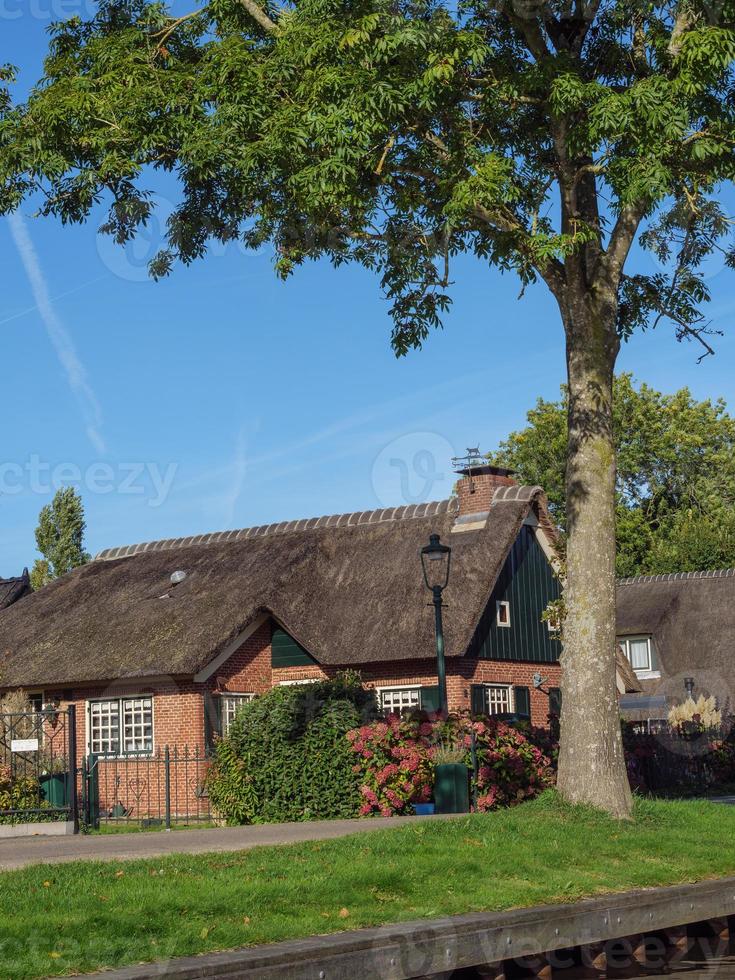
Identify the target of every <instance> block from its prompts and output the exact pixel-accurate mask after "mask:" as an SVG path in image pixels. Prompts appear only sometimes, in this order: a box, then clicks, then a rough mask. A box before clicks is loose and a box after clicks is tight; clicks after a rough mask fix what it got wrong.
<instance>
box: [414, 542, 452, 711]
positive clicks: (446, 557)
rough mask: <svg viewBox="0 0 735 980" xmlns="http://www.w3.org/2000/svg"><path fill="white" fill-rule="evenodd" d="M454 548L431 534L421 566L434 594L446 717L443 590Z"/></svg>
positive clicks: (438, 666) (438, 668)
mask: <svg viewBox="0 0 735 980" xmlns="http://www.w3.org/2000/svg"><path fill="white" fill-rule="evenodd" d="M451 560H452V549H451V548H450V547H449V545H446V544H442V543H441V541H440V540H439V535H438V534H430V535H429V543H428V544H427V545H426V546H425V547H424V548H422V549H421V567H422V569H423V572H424V582H425V583H426V588H427V589H428V590H429V591H430V592H431V594H432V597H433V598H432V601H433V603H434V628H435V631H436V673H437V678H438V680H439V710H440V711H441V713H442V714H443V715H444V716H445V717H446V715H448V714H449V708H448V704H447V671H446V665H445V663H444V629H443V625H442V592H443V591H444V589H446V587H447V583H448V582H449V565H450V563H451Z"/></svg>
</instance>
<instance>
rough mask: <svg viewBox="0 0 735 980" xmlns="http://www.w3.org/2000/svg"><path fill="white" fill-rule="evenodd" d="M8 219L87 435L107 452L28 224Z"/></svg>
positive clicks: (95, 409)
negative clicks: (50, 294) (55, 307)
mask: <svg viewBox="0 0 735 980" xmlns="http://www.w3.org/2000/svg"><path fill="white" fill-rule="evenodd" d="M8 221H9V223H10V231H11V234H12V236H13V241H14V242H15V247H16V248H17V250H18V254H19V255H20V258H21V261H22V263H23V268H24V269H25V272H26V276H27V277H28V282H29V283H30V287H31V291H32V293H33V298H34V299H35V301H36V306H37V308H38V312H39V315H40V317H41V320H42V321H43V325H44V326H45V328H46V333H47V334H48V338H49V340H50V341H51V345H52V346H53V348H54V350H55V351H56V356H57V357H58V359H59V361H60V363H61V366H62V368H63V370H64V373H65V375H66V380H67V382H68V383H69V387H70V388H71V391H72V393H73V395H74V397H75V398H76V400H77V404H78V405H79V408H80V410H81V412H82V417H83V419H84V422H85V428H86V432H87V437H88V438H89V441H90V442H91V443H92V445H93V446H94V448H95V449H96V451H97V452H98V453H104V452H105V442H104V439H103V438H102V434H101V431H100V430H101V428H102V410H101V408H100V404H99V402H98V400H97V396H96V395H95V393H94V390H93V389H92V386H91V385H90V383H89V380H88V378H87V372H86V370H85V368H84V365H83V364H82V362H81V361H80V360H79V356H78V355H77V352H76V349H75V348H74V342H73V341H72V339H71V336H70V335H69V333H68V331H67V330H66V327H65V326H64V325H63V323H62V322H61V320H60V319H59V317H58V315H57V313H56V310H55V309H54V305H53V301H52V299H51V297H50V296H49V291H48V287H47V285H46V280H45V279H44V276H43V270H42V269H41V263H40V262H39V260H38V255H37V254H36V250H35V248H34V246H33V242H32V241H31V236H30V235H29V233H28V229H27V227H26V223H25V221H24V219H23V216H22V215H21V214H20V212H19V211H15V212H14V213H13V214H11V215H9V216H8Z"/></svg>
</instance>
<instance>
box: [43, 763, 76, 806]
mask: <svg viewBox="0 0 735 980" xmlns="http://www.w3.org/2000/svg"><path fill="white" fill-rule="evenodd" d="M38 782H39V784H40V786H41V796H42V797H43V798H44V800H46V802H47V803H50V804H51V806H53V807H57V808H58V809H63V808H64V807H67V806H68V805H69V790H68V786H69V774H68V773H66V772H50V773H47V775H45V776H41V778H40V779H39V780H38Z"/></svg>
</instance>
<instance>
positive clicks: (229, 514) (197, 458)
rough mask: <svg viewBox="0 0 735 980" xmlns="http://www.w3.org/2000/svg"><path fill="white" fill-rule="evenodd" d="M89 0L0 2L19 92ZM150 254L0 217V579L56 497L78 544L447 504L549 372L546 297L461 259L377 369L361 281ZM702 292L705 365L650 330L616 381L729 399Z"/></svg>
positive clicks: (366, 281)
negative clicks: (170, 261) (711, 346)
mask: <svg viewBox="0 0 735 980" xmlns="http://www.w3.org/2000/svg"><path fill="white" fill-rule="evenodd" d="M86 2H88V0H30V6H29V2H28V0H25V2H23V3H21V0H0V21H2V24H0V29H1V30H2V47H3V50H2V51H1V52H0V63H2V62H6V61H12V62H14V63H15V64H17V65H19V66H20V67H21V80H20V90H21V91H22V90H23V89H24V88H25V87H26V86H27V85H28V84H29V83H30V82H31V81H32V80H33V77H34V75H36V74H37V73H38V70H39V65H40V59H41V57H42V53H43V50H44V43H45V28H46V27H47V25H48V23H49V21H50V20H51V16H50V12H52V11H53V12H54V13H56V14H61V15H63V14H65V13H66V14H68V13H72V12H74V10H76V9H81V10H82V11H83V10H84V6H83V4H84V3H86ZM80 4H81V5H82V6H81V7H80ZM183 9H184V8H183V6H182V10H183ZM168 207H170V203H167V201H166V200H165V199H163V200H162V201H161V214H162V215H163V216H165V213H166V209H167V208H168ZM159 241H160V234H159V230H158V226H155V225H154V227H152V228H151V230H150V231H149V232H148V233H147V234H146V236H145V238H144V240H143V241H141V242H140V243H139V244H138V245H137V246H135V247H131V248H129V249H127V250H125V251H121V250H119V249H118V248H117V247H116V246H114V245H113V244H112V243H111V242H110V241H108V240H106V239H104V238H101V237H100V236H98V235H97V232H96V224H95V222H94V221H93V222H91V223H89V224H87V225H86V226H82V227H78V228H62V227H61V226H60V225H59V224H57V223H56V222H54V221H53V220H42V219H37V218H34V217H33V216H32V209H31V208H30V207H27V208H24V209H23V211H22V212H21V214H20V215H19V216H16V217H15V218H14V219H13V220H12V221H9V220H7V219H6V220H0V262H1V263H2V269H3V280H2V282H3V289H2V294H1V295H0V330H1V331H2V349H3V351H4V356H3V358H2V361H1V362H0V385H1V386H2V392H3V399H4V402H5V409H4V411H3V412H2V413H0V419H1V420H2V421H1V422H0V477H2V479H0V483H1V484H2V491H3V492H2V494H0V542H1V543H2V545H1V547H0V575H6V576H7V575H11V574H16V573H18V572H19V571H20V569H21V568H22V567H23V565H25V564H29V565H30V564H31V563H32V561H33V559H34V558H35V557H36V552H35V543H34V536H33V531H34V528H35V525H36V520H37V516H38V511H39V510H40V508H41V507H42V506H43V505H44V504H45V503H47V502H48V500H49V499H50V497H51V495H52V485H53V484H54V483H60V482H62V483H63V482H72V483H76V484H77V485H80V487H81V490H82V493H83V497H84V502H85V507H86V512H87V523H88V533H87V543H88V547H89V549H90V550H91V551H92V552H95V551H97V550H99V549H100V548H103V547H108V546H113V545H117V544H124V543H131V542H134V541H140V540H148V539H151V538H159V537H169V536H174V535H183V534H193V533H198V532H202V531H207V530H220V529H224V528H231V527H242V526H246V525H249V524H259V523H264V522H268V521H274V520H283V519H288V518H294V517H301V516H311V515H318V514H323V513H334V512H339V511H345V510H358V509H364V508H369V507H378V506H390V505H395V504H400V503H404V502H413V501H415V500H418V499H434V498H438V497H441V496H444V495H445V494H447V493H448V492H449V490H450V488H451V484H452V472H451V468H450V465H449V458H450V456H451V455H452V454H454V453H463V452H464V450H465V447H467V446H472V445H478V444H479V445H480V446H481V448H482V449H484V450H486V449H491V448H493V447H494V446H495V445H496V444H497V442H498V441H499V440H500V439H502V438H503V437H504V436H505V435H506V434H507V433H508V432H509V431H510V430H512V429H514V428H517V427H519V426H521V425H522V424H523V422H524V417H525V412H526V411H527V409H528V408H529V407H530V406H531V405H532V404H533V402H534V400H535V399H536V397H537V396H539V395H543V396H546V397H554V396H555V395H556V393H557V391H558V387H559V384H560V383H561V382H562V381H563V380H564V350H563V338H562V331H561V326H560V323H559V319H558V313H557V310H556V308H555V306H554V304H553V303H552V301H551V300H550V299H549V297H548V296H547V295H546V293H545V291H544V289H543V288H542V287H536V288H532V289H529V290H528V291H527V293H526V296H525V297H524V298H523V299H522V300H520V301H519V300H518V298H517V296H518V283H517V281H516V280H515V279H514V278H513V277H511V276H500V275H499V274H498V273H496V272H493V271H491V270H488V269H487V268H486V267H484V266H482V265H481V264H479V263H477V262H475V261H473V260H471V259H465V260H463V261H461V262H459V263H457V265H456V267H455V270H454V279H455V280H456V287H455V289H454V300H455V302H454V306H453V308H452V311H451V313H450V315H449V316H448V317H447V318H446V325H445V329H444V330H443V331H441V332H437V333H436V334H434V335H433V336H432V337H431V338H430V339H429V341H428V342H427V343H426V345H425V348H424V349H423V350H422V351H418V352H415V353H412V354H410V355H409V356H408V357H407V358H403V359H401V360H396V358H395V357H394V356H393V354H392V352H391V350H390V346H389V342H388V340H389V334H390V321H389V318H388V315H387V307H386V304H385V302H384V301H383V300H382V298H381V296H380V292H379V288H378V285H377V282H376V280H375V279H374V278H373V276H371V275H370V274H369V273H367V272H364V271H362V270H359V269H357V268H348V269H341V270H337V271H335V270H332V269H331V267H330V266H329V265H328V264H326V263H319V264H314V265H310V266H308V267H305V268H303V269H302V270H300V271H298V272H297V273H296V275H295V276H294V277H293V278H292V279H291V280H290V281H289V282H288V283H287V284H285V285H284V284H281V283H280V282H278V281H277V280H276V279H275V277H274V275H273V272H272V265H271V256H270V255H269V254H268V253H267V252H264V253H263V254H259V255H252V254H243V253H241V252H240V251H239V250H238V248H237V247H235V246H230V247H228V248H226V249H218V250H217V251H216V252H215V253H214V254H212V255H210V256H209V257H208V258H207V259H206V260H204V261H203V262H200V263H199V264H197V265H195V266H193V267H192V268H190V269H177V270H176V271H175V272H174V273H173V275H172V276H171V277H170V278H169V279H167V280H166V281H164V282H162V283H152V282H150V281H148V280H147V279H146V276H145V260H146V258H149V257H150V254H151V252H152V250H153V249H154V247H155V245H156V243H157V242H159ZM640 261H641V264H642V265H644V267H646V268H650V263H651V260H650V259H648V258H646V257H644V258H642V259H641V260H640ZM709 282H710V286H711V288H712V289H713V293H714V301H713V303H712V305H711V308H710V310H709V314H710V316H711V318H712V321H713V326H714V327H718V328H720V329H723V330H724V331H725V336H724V337H723V338H719V339H718V340H717V356H716V357H714V358H708V359H707V360H706V361H704V362H703V363H702V364H700V365H697V364H696V358H697V356H698V354H699V351H698V350H696V349H695V347H694V346H692V345H689V344H677V343H676V342H675V341H674V340H673V336H672V332H671V330H670V329H669V328H668V327H660V328H659V329H658V330H657V331H656V332H655V333H649V334H644V335H641V336H639V337H636V338H635V339H634V340H633V341H632V342H630V343H628V344H627V345H625V346H624V348H623V351H622V354H621V357H620V361H619V367H620V369H624V370H632V371H633V372H634V373H635V375H636V377H638V378H639V379H640V380H645V381H647V382H649V383H650V384H652V385H654V386H656V387H658V388H660V389H661V390H664V391H673V390H674V389H676V388H678V387H681V386H682V385H685V384H688V385H689V386H690V387H691V389H692V390H693V392H694V393H695V395H696V396H697V397H700V398H705V397H717V396H723V397H724V398H725V399H726V400H727V401H728V402H729V403H730V404H731V405H735V378H734V377H733V370H732V367H733V362H734V355H735V331H734V330H731V329H729V323H730V319H731V317H732V313H733V311H734V310H735V302H734V301H733V299H732V295H733V294H732V289H733V283H734V282H735V280H733V278H732V273H728V272H727V271H724V270H722V269H721V268H720V263H719V262H718V261H715V262H714V263H713V266H712V267H711V269H710V278H709Z"/></svg>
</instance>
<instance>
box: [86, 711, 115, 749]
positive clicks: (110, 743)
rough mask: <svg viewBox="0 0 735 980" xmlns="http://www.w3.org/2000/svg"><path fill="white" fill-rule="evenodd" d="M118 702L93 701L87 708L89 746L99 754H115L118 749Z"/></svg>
mask: <svg viewBox="0 0 735 980" xmlns="http://www.w3.org/2000/svg"><path fill="white" fill-rule="evenodd" d="M119 711H120V704H119V702H118V701H93V702H92V704H91V705H90V710H89V748H90V751H91V752H96V753H100V754H103V753H105V754H116V753H117V752H118V751H119V749H120V713H119Z"/></svg>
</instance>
